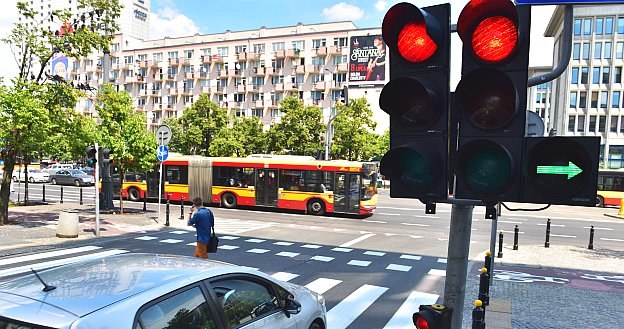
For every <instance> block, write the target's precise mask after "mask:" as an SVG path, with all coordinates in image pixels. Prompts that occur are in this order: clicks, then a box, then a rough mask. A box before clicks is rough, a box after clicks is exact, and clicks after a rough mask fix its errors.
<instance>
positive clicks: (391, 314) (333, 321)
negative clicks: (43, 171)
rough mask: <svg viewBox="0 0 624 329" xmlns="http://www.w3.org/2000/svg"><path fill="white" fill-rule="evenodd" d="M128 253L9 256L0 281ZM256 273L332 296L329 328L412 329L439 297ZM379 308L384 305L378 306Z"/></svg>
mask: <svg viewBox="0 0 624 329" xmlns="http://www.w3.org/2000/svg"><path fill="white" fill-rule="evenodd" d="M163 240H166V239H163ZM171 240H176V239H171ZM177 240H179V239H177ZM165 243H167V242H165ZM310 250H314V249H310ZM127 252H130V251H129V250H125V249H107V248H104V247H101V246H81V247H75V248H68V249H61V250H54V251H48V252H40V253H37V254H29V255H22V256H12V257H8V258H3V259H0V278H2V277H8V276H15V275H19V274H24V273H27V272H30V271H31V269H35V270H43V269H46V268H50V267H55V266H60V265H64V264H70V263H75V262H79V261H83V260H91V259H98V258H103V257H106V256H110V255H116V254H121V253H127ZM269 266H270V265H269ZM259 270H261V271H264V272H265V273H267V274H269V275H271V276H272V277H274V278H275V279H277V280H280V281H284V282H293V283H296V284H299V285H302V286H305V287H307V288H308V289H310V290H312V291H315V292H317V293H319V294H323V295H325V294H328V295H331V296H332V299H334V302H333V303H328V311H327V323H328V326H327V327H328V329H346V328H356V327H360V324H361V323H368V321H369V320H368V319H367V318H366V316H368V315H367V314H366V312H367V311H368V312H371V310H372V312H375V313H376V315H375V317H377V319H376V320H377V321H379V319H378V316H379V313H378V312H379V310H381V309H383V310H384V312H385V318H382V319H381V320H382V321H383V323H385V325H383V326H381V327H380V328H384V329H403V328H413V324H412V314H413V313H414V312H415V311H416V310H418V306H419V305H421V304H433V303H436V302H437V301H438V300H439V298H440V296H439V295H437V294H432V293H429V292H424V291H406V292H404V293H401V294H397V292H396V287H394V288H393V287H389V286H382V285H380V284H378V283H376V282H366V280H362V281H363V282H357V283H356V284H354V282H355V281H354V280H358V279H357V278H355V277H349V276H348V273H346V276H345V273H343V277H339V276H337V275H336V276H334V277H328V276H326V275H322V274H321V275H310V273H303V272H302V273H296V272H295V271H277V272H272V271H271V270H269V269H264V268H259ZM301 278H303V279H301ZM344 286H347V288H346V289H344ZM393 289H394V290H393ZM398 296H402V300H399V301H397V300H396V299H397V297H398ZM391 301H394V302H396V303H397V305H396V306H393V307H392V309H389V310H388V308H389V307H388V305H386V303H390V302H391ZM380 305H384V306H383V307H380Z"/></svg>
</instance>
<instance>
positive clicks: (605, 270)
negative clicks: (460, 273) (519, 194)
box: [463, 245, 624, 329]
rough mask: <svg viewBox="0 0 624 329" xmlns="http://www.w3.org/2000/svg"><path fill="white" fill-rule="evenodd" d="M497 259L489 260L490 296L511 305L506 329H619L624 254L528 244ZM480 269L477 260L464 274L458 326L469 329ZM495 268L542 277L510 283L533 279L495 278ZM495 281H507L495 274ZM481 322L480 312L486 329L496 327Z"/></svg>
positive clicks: (622, 310)
mask: <svg viewBox="0 0 624 329" xmlns="http://www.w3.org/2000/svg"><path fill="white" fill-rule="evenodd" d="M503 256H504V257H503V258H502V259H499V258H496V259H495V268H494V271H495V280H494V285H493V286H492V287H491V289H490V296H491V298H497V299H502V300H509V301H511V313H512V321H511V322H512V328H514V329H571V328H608V329H623V328H624V322H623V321H622V318H621V315H622V314H624V303H622V298H624V251H618V250H609V249H597V250H588V249H586V248H581V247H576V246H552V245H551V247H550V248H544V246H537V245H533V246H521V247H520V248H519V250H516V251H514V250H511V249H509V248H508V249H506V250H504V253H503ZM481 259H482V258H481ZM481 266H482V262H479V263H476V264H474V266H473V267H472V268H471V269H470V270H469V273H468V277H467V286H466V291H467V293H466V300H465V303H464V314H463V315H464V321H463V328H471V323H472V322H471V315H472V309H473V306H472V303H473V302H474V299H476V295H477V291H478V286H479V278H478V274H479V272H478V270H479V268H480V267H481ZM523 268H524V269H523ZM497 269H498V270H501V271H505V270H508V269H513V271H517V272H519V273H524V272H527V273H536V272H538V273H544V276H545V277H546V278H543V277H539V276H524V277H522V276H520V277H518V280H516V281H531V279H535V280H536V281H537V282H535V281H534V282H511V281H503V280H497V279H496V278H497V272H496V271H497ZM551 276H552V277H555V278H556V277H562V278H560V279H559V280H560V282H563V283H559V282H551V281H548V280H542V279H548V278H551V279H552V277H551ZM563 277H565V278H563ZM500 278H501V279H504V278H509V277H508V276H504V275H500ZM565 280H568V281H565ZM554 281H557V280H554ZM487 320H488V317H487V311H486V327H487V328H496V327H497V324H496V323H489V322H488V321H487Z"/></svg>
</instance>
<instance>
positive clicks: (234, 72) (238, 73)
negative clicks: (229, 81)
mask: <svg viewBox="0 0 624 329" xmlns="http://www.w3.org/2000/svg"><path fill="white" fill-rule="evenodd" d="M242 74H243V70H239V69H234V70H228V76H229V77H235V78H239V77H241V76H242Z"/></svg>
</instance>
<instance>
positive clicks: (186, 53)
mask: <svg viewBox="0 0 624 329" xmlns="http://www.w3.org/2000/svg"><path fill="white" fill-rule="evenodd" d="M184 58H193V50H185V51H184Z"/></svg>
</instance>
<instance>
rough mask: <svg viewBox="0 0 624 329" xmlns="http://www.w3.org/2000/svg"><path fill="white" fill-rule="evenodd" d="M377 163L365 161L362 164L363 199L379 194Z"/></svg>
mask: <svg viewBox="0 0 624 329" xmlns="http://www.w3.org/2000/svg"><path fill="white" fill-rule="evenodd" d="M377 176H378V175H377V164H376V163H365V164H364V165H363V166H362V190H363V193H362V200H370V199H371V198H372V197H373V195H375V194H377Z"/></svg>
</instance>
